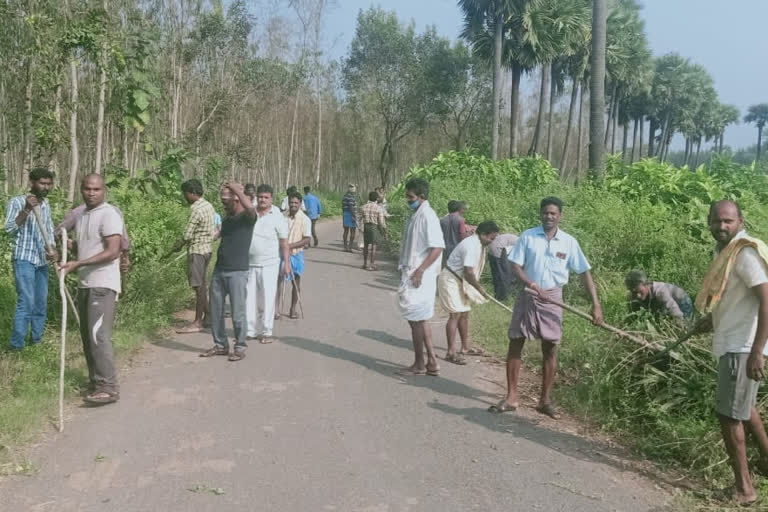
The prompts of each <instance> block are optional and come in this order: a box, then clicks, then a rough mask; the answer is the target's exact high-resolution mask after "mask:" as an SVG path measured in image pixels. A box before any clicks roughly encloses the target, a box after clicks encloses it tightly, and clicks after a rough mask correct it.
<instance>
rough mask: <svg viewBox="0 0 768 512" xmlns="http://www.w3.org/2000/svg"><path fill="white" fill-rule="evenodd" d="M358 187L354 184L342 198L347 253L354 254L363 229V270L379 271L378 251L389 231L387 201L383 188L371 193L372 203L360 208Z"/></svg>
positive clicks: (345, 249)
mask: <svg viewBox="0 0 768 512" xmlns="http://www.w3.org/2000/svg"><path fill="white" fill-rule="evenodd" d="M356 192H357V186H356V185H353V184H350V185H349V186H348V188H347V192H346V194H344V197H343V198H342V199H341V210H342V226H343V228H344V234H343V241H344V251H345V252H353V250H354V244H355V234H356V232H357V228H358V226H359V225H362V227H363V240H362V242H361V245H360V246H359V248H360V249H362V252H363V267H362V268H363V270H378V267H376V251H377V248H378V246H379V244H380V242H381V240H382V238H383V237H384V236H385V235H386V232H387V217H389V213H388V212H387V198H386V194H385V191H384V188H383V187H379V188H376V189H374V190H372V191H371V192H369V193H368V202H366V203H365V204H363V205H362V206H360V207H359V208H358V206H357V196H356Z"/></svg>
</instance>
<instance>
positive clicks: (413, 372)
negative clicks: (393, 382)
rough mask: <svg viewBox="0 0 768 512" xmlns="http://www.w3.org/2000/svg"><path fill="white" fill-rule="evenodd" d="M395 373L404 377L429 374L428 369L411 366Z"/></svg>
mask: <svg viewBox="0 0 768 512" xmlns="http://www.w3.org/2000/svg"><path fill="white" fill-rule="evenodd" d="M395 373H397V374H398V375H402V376H404V377H420V376H422V375H426V374H427V370H413V369H411V368H402V369H400V370H397V371H396V372H395Z"/></svg>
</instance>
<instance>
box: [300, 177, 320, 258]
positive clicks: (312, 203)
mask: <svg viewBox="0 0 768 512" xmlns="http://www.w3.org/2000/svg"><path fill="white" fill-rule="evenodd" d="M310 192H311V189H310V188H309V187H304V205H305V206H306V207H307V216H308V217H309V220H310V221H311V222H312V240H313V241H314V244H313V245H314V247H317V244H318V241H317V231H315V224H317V220H318V219H319V218H320V215H322V213H323V203H321V202H320V198H319V197H317V196H316V195H314V194H311V193H310Z"/></svg>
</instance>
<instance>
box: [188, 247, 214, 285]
mask: <svg viewBox="0 0 768 512" xmlns="http://www.w3.org/2000/svg"><path fill="white" fill-rule="evenodd" d="M210 262H211V253H208V254H188V255H187V278H188V279H189V286H191V287H192V288H197V287H199V286H203V285H204V284H205V279H206V277H207V274H208V263H210Z"/></svg>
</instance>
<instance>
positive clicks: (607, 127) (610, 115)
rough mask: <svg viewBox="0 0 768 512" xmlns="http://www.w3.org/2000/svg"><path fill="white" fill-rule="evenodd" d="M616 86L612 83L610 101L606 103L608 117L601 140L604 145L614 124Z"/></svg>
mask: <svg viewBox="0 0 768 512" xmlns="http://www.w3.org/2000/svg"><path fill="white" fill-rule="evenodd" d="M617 89H618V86H617V85H615V84H614V86H613V88H612V89H611V96H610V98H611V100H610V101H611V102H610V103H609V104H608V119H607V120H606V124H605V140H603V144H604V145H605V147H608V137H610V136H611V127H612V126H614V124H613V120H614V119H616V110H615V108H616V92H617Z"/></svg>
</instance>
